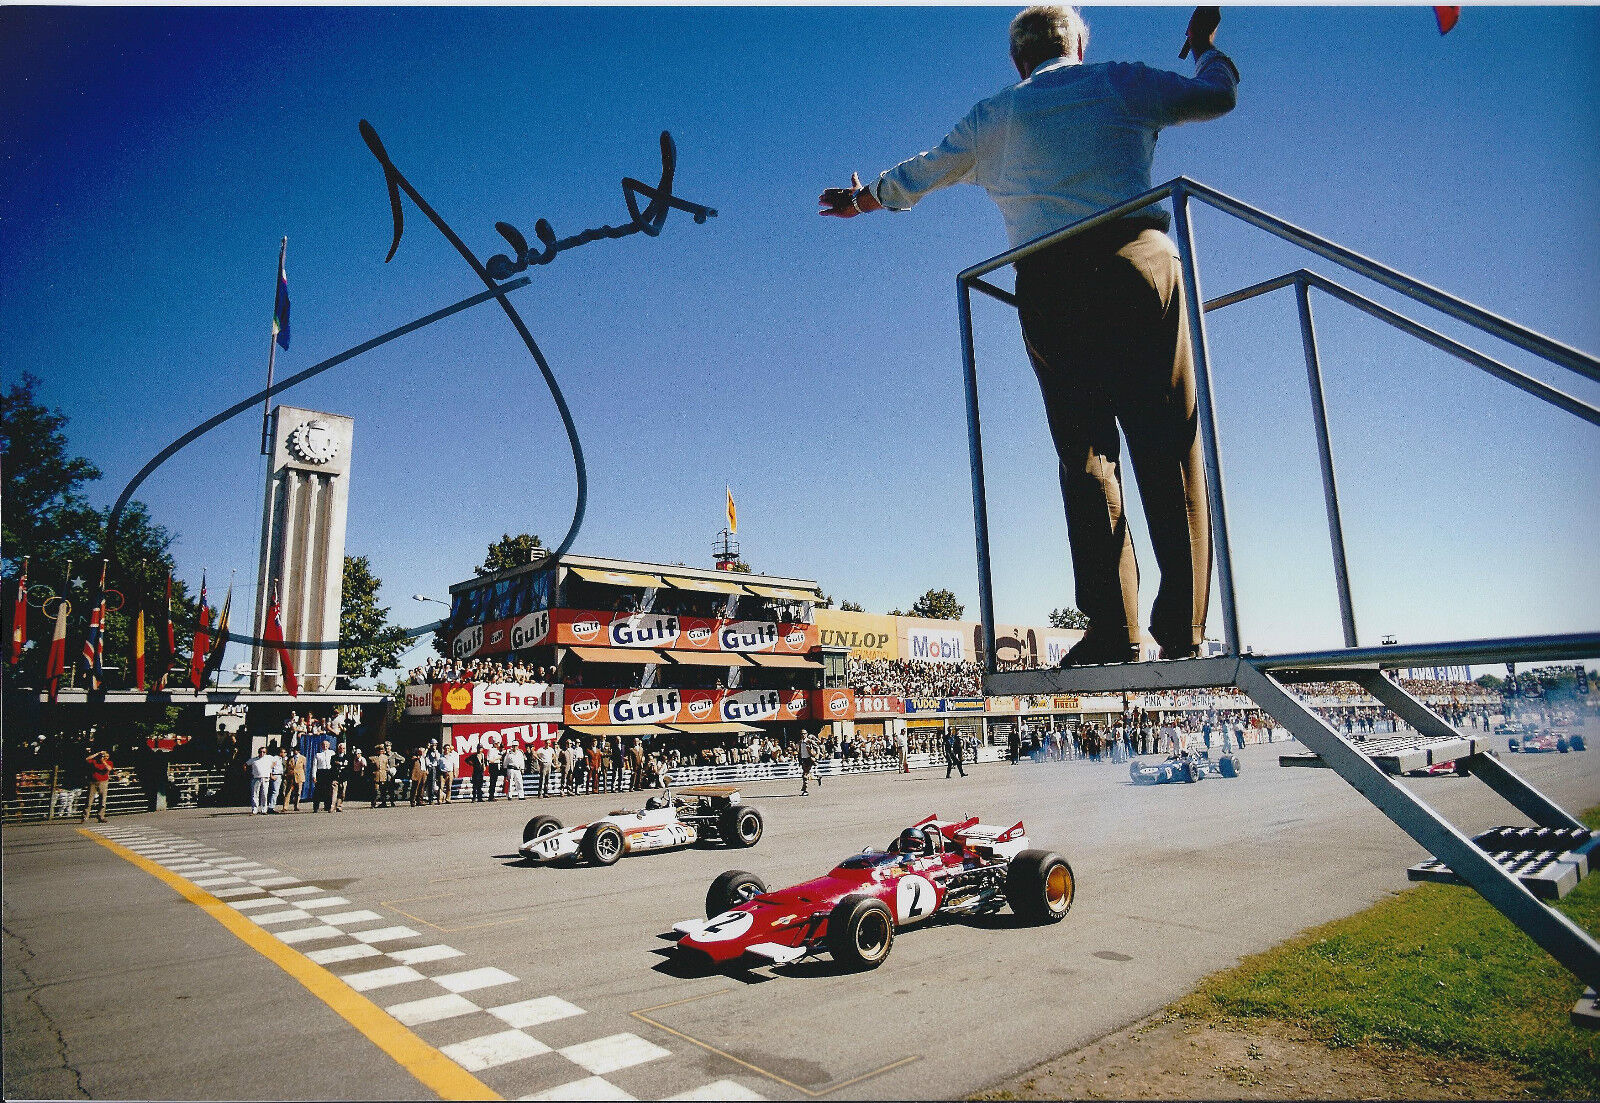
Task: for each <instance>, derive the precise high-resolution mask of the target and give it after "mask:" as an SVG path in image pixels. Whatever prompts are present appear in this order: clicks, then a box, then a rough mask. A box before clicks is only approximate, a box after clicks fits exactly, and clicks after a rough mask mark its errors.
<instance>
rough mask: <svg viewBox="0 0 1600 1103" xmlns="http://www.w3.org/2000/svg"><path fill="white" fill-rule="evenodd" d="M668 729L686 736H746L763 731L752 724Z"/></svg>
mask: <svg viewBox="0 0 1600 1103" xmlns="http://www.w3.org/2000/svg"><path fill="white" fill-rule="evenodd" d="M667 727H669V728H671V729H672V730H673V731H675V732H682V733H683V734H684V735H746V734H748V733H751V732H758V731H760V730H761V729H760V728H758V727H755V726H753V725H750V724H736V723H727V724H668V725H667Z"/></svg>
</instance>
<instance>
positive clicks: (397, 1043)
mask: <svg viewBox="0 0 1600 1103" xmlns="http://www.w3.org/2000/svg"><path fill="white" fill-rule="evenodd" d="M78 834H80V835H83V836H84V837H86V838H89V839H93V840H94V841H95V842H97V843H99V844H100V845H101V846H103V847H105V848H106V849H107V850H109V851H111V853H113V854H115V855H116V856H117V857H119V858H122V859H123V860H124V861H127V862H131V863H132V864H133V865H135V866H137V867H139V868H140V869H142V870H144V871H145V872H146V873H148V874H150V876H152V877H154V878H156V879H157V880H159V881H164V882H166V884H167V885H168V886H169V887H171V888H172V889H173V890H174V891H176V892H177V893H178V895H179V896H182V897H183V898H184V899H185V900H187V901H189V903H191V904H193V905H195V906H196V907H198V908H199V909H200V910H201V911H203V912H206V913H207V914H208V915H210V916H211V918H213V919H215V920H216V921H217V922H218V923H221V924H222V925H223V926H224V927H226V928H227V929H228V930H229V931H231V932H232V933H233V934H234V935H235V936H236V937H237V938H238V939H239V941H241V942H243V943H244V944H245V945H246V946H249V947H250V948H251V949H252V950H254V951H256V952H257V953H258V954H260V955H261V956H262V957H264V958H266V959H267V960H268V961H270V962H272V963H273V964H274V965H276V966H277V967H278V968H280V969H282V970H283V971H284V972H285V973H288V974H289V975H290V976H291V977H293V978H294V979H295V980H297V981H299V982H300V983H301V984H302V985H304V986H305V988H306V990H307V991H309V992H310V993H311V994H312V995H313V996H315V997H317V999H319V1000H321V1001H322V1002H323V1003H325V1004H326V1005H327V1006H328V1007H330V1008H332V1009H333V1011H334V1012H335V1013H336V1014H338V1015H339V1017H340V1018H342V1019H344V1021H345V1022H347V1023H349V1024H350V1025H351V1026H353V1027H355V1028H356V1029H357V1030H359V1031H361V1033H362V1034H364V1035H365V1036H366V1038H367V1040H368V1041H370V1042H372V1044H373V1045H375V1046H377V1047H378V1048H379V1049H381V1050H383V1052H385V1053H387V1054H388V1055H389V1056H390V1057H392V1058H393V1059H394V1060H395V1062H396V1063H397V1064H398V1065H399V1066H400V1067H401V1068H403V1069H405V1070H406V1071H407V1072H408V1073H410V1074H411V1075H412V1076H414V1077H416V1078H417V1080H418V1081H419V1082H421V1083H422V1084H423V1085H424V1086H426V1087H427V1088H429V1089H430V1090H432V1091H434V1092H437V1093H438V1094H439V1098H441V1099H500V1098H502V1097H501V1096H500V1095H498V1094H496V1093H495V1092H494V1091H493V1090H491V1089H490V1088H489V1086H488V1085H487V1084H485V1083H484V1082H483V1081H481V1080H479V1079H478V1078H477V1077H476V1076H473V1075H472V1074H471V1073H470V1072H468V1071H467V1070H466V1069H464V1068H462V1067H461V1066H460V1065H458V1064H456V1063H455V1062H454V1061H452V1060H450V1058H448V1057H446V1056H445V1055H444V1054H443V1053H440V1052H439V1051H438V1050H437V1049H435V1048H433V1047H432V1046H430V1045H429V1044H428V1043H427V1042H424V1041H423V1040H422V1039H421V1038H419V1037H417V1036H416V1035H415V1034H413V1033H412V1032H411V1031H409V1030H407V1029H406V1028H405V1027H404V1026H402V1025H401V1024H400V1023H398V1022H396V1021H395V1020H394V1019H393V1018H391V1017H390V1015H389V1013H388V1012H386V1011H384V1010H383V1008H381V1007H379V1006H378V1005H377V1004H375V1003H373V1002H372V1001H371V1000H369V999H367V998H366V997H365V996H363V995H362V994H361V993H359V992H357V991H356V990H355V989H354V988H351V987H350V986H349V985H348V984H346V983H345V982H344V981H342V980H340V979H339V978H338V976H336V975H335V974H333V973H331V972H329V971H328V970H327V969H324V968H323V967H322V966H320V965H318V964H317V963H316V962H314V961H312V960H310V959H309V958H307V957H306V956H305V955H304V954H301V953H299V952H297V951H295V950H293V949H291V948H290V947H289V946H288V945H287V944H285V943H283V942H280V941H279V940H278V939H277V938H275V937H273V936H272V935H270V934H268V933H267V932H266V931H264V930H262V929H261V928H260V927H258V926H256V925H255V924H254V923H252V922H251V921H250V920H248V919H246V918H245V917H244V916H243V915H241V914H240V913H239V912H238V910H236V909H234V908H231V907H229V906H228V905H227V904H225V903H223V902H222V901H221V900H218V899H217V898H216V897H215V896H212V895H211V894H210V893H209V892H206V891H205V890H204V889H202V888H198V887H196V886H195V885H193V884H191V883H190V882H188V881H186V880H184V879H183V878H182V877H179V876H178V875H177V874H176V873H172V872H171V871H169V870H166V869H163V868H162V867H161V866H158V865H157V864H156V863H154V862H152V861H150V860H149V859H148V858H145V857H143V856H142V855H139V854H135V853H134V852H133V851H131V850H129V849H128V848H127V847H124V846H119V845H118V844H117V843H114V842H112V841H111V840H110V839H108V838H106V837H105V836H103V835H99V834H96V833H95V832H93V831H90V830H89V829H88V828H79V829H78ZM284 906H285V907H293V906H294V905H293V904H291V903H289V902H288V901H285V902H284Z"/></svg>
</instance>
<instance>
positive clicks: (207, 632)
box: [189, 571, 211, 689]
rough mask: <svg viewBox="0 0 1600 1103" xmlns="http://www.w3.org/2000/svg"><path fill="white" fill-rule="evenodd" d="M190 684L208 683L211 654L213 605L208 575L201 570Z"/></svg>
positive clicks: (190, 665) (190, 666)
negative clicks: (207, 594)
mask: <svg viewBox="0 0 1600 1103" xmlns="http://www.w3.org/2000/svg"><path fill="white" fill-rule="evenodd" d="M190 651H191V652H192V654H191V655H190V656H189V684H190V685H192V686H194V688H195V689H200V688H202V687H203V686H204V685H205V684H206V656H208V655H209V654H211V606H209V605H207V604H206V575H205V572H204V571H201V572H200V623H199V624H198V625H196V626H195V630H194V645H193V646H192V647H191V648H190Z"/></svg>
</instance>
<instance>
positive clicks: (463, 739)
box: [445, 723, 561, 754]
mask: <svg viewBox="0 0 1600 1103" xmlns="http://www.w3.org/2000/svg"><path fill="white" fill-rule="evenodd" d="M560 731H561V726H560V725H559V724H553V723H552V724H535V723H528V724H456V725H454V726H453V727H449V728H446V729H445V738H446V740H447V741H448V742H449V749H450V750H454V751H457V752H459V753H461V754H469V753H471V752H472V751H476V750H480V749H484V748H488V747H500V748H502V749H504V748H507V747H521V748H522V749H523V750H525V751H532V750H537V749H538V748H539V747H541V746H543V745H544V744H546V743H553V742H555V739H556V736H557V735H558V734H559V733H560Z"/></svg>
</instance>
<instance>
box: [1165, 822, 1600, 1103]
mask: <svg viewBox="0 0 1600 1103" xmlns="http://www.w3.org/2000/svg"><path fill="white" fill-rule="evenodd" d="M1583 819H1584V822H1585V823H1586V824H1588V825H1589V826H1590V827H1600V808H1596V809H1591V810H1590V811H1589V812H1587V813H1585V815H1584V817H1583ZM1558 907H1560V909H1561V910H1562V911H1564V912H1565V913H1566V914H1567V916H1568V917H1569V918H1571V919H1572V920H1573V922H1575V923H1577V924H1578V925H1579V926H1580V927H1582V928H1583V929H1584V930H1586V931H1589V932H1591V933H1595V932H1600V875H1596V876H1593V877H1590V878H1587V879H1585V880H1584V882H1583V883H1582V884H1580V885H1579V886H1578V887H1577V889H1575V890H1574V891H1573V892H1571V893H1570V894H1568V896H1567V898H1566V899H1565V900H1563V901H1561V902H1560V904H1559V905H1558ZM1582 990H1583V986H1582V985H1581V984H1580V983H1579V982H1578V981H1576V980H1575V979H1573V977H1572V974H1570V973H1568V972H1567V971H1566V970H1565V969H1563V968H1562V967H1561V966H1559V965H1557V964H1556V963H1555V962H1554V961H1553V960H1552V959H1551V958H1550V957H1549V956H1548V955H1547V954H1546V953H1545V952H1544V951H1543V950H1541V949H1540V948H1539V947H1538V946H1537V945H1535V944H1534V943H1533V941H1532V940H1531V939H1529V938H1528V937H1527V936H1526V935H1524V934H1523V933H1522V932H1521V931H1519V930H1517V929H1516V928H1515V927H1514V926H1512V925H1511V923H1510V922H1508V921H1507V920H1506V919H1505V918H1504V917H1502V916H1501V915H1500V913H1499V912H1497V911H1495V910H1494V909H1493V908H1491V907H1490V906H1489V905H1488V904H1487V903H1485V902H1484V901H1483V899H1482V898H1481V897H1480V896H1478V894H1477V893H1475V892H1473V891H1472V890H1471V889H1469V888H1466V887H1464V886H1455V885H1438V884H1422V885H1419V886H1417V887H1416V888H1413V889H1408V890H1407V891H1405V892H1402V893H1399V894H1397V895H1396V896H1394V897H1393V898H1391V899H1389V900H1385V901H1382V902H1381V903H1378V904H1375V905H1373V906H1372V907H1370V908H1368V909H1367V910H1365V911H1363V912H1360V913H1359V914H1356V915H1353V916H1350V917H1349V918H1347V919H1341V920H1338V921H1336V922H1333V923H1329V924H1326V925H1325V926H1322V927H1317V928H1315V929H1313V930H1311V931H1307V932H1305V933H1304V934H1302V935H1300V936H1298V937H1296V938H1294V939H1292V940H1291V941H1289V942H1286V943H1284V944H1283V945H1281V946H1278V947H1276V948H1274V949H1272V950H1269V951H1267V952H1266V953H1264V954H1256V955H1254V956H1252V957H1248V958H1246V959H1245V960H1244V961H1243V962H1241V963H1240V964H1239V966H1238V967H1236V968H1234V969H1231V970H1229V971H1227V972H1225V973H1219V974H1216V975H1215V976H1212V977H1208V978H1207V979H1206V980H1205V981H1203V982H1202V983H1201V984H1200V986H1199V987H1198V988H1197V989H1196V990H1195V991H1194V992H1192V993H1191V994H1190V995H1188V996H1186V997H1184V999H1182V1000H1180V1001H1179V1002H1178V1003H1177V1004H1175V1005H1173V1007H1172V1009H1171V1010H1172V1012H1173V1013H1174V1014H1177V1015H1180V1016H1183V1017H1185V1018H1193V1019H1203V1020H1211V1021H1218V1020H1221V1021H1241V1020H1243V1021H1248V1020H1252V1019H1256V1020H1260V1019H1274V1020H1278V1021H1281V1022H1286V1023H1292V1024H1294V1025H1296V1026H1298V1027H1300V1028H1302V1029H1304V1030H1305V1031H1307V1032H1308V1033H1310V1034H1311V1035H1312V1036H1313V1037H1316V1038H1319V1039H1320V1040H1322V1041H1324V1042H1326V1043H1327V1044H1328V1045H1330V1046H1343V1045H1355V1044H1367V1045H1377V1046H1383V1047H1385V1048H1390V1049H1400V1050H1411V1051H1417V1052H1423V1053H1428V1054H1435V1055H1438V1056H1443V1057H1456V1058H1467V1059H1469V1060H1485V1061H1493V1062H1499V1063H1501V1064H1503V1065H1505V1066H1506V1067H1508V1068H1509V1069H1511V1070H1513V1071H1514V1072H1515V1073H1516V1074H1517V1075H1518V1076H1519V1077H1525V1078H1527V1079H1529V1080H1532V1081H1535V1082H1536V1083H1537V1084H1538V1090H1540V1091H1542V1092H1543V1093H1544V1094H1547V1095H1549V1096H1553V1097H1554V1096H1561V1097H1587V1098H1595V1097H1600V1032H1597V1031H1591V1030H1585V1029H1581V1028H1579V1027H1575V1026H1573V1025H1572V1024H1571V1021H1570V1020H1569V1018H1568V1015H1569V1013H1570V1012H1571V1010H1572V1006H1573V1004H1574V1003H1575V1002H1576V1001H1577V1000H1578V998H1579V997H1580V996H1581V995H1582Z"/></svg>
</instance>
